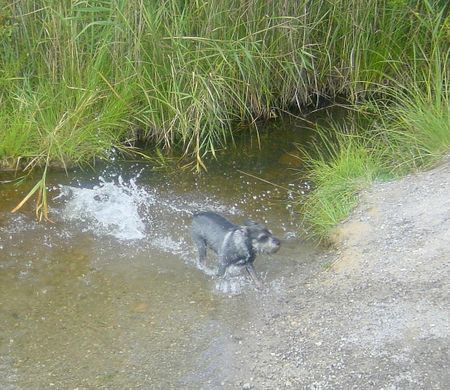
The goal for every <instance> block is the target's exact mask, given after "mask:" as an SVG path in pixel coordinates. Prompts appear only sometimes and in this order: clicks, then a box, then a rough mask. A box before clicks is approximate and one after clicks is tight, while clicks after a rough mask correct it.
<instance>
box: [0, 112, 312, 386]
mask: <svg viewBox="0 0 450 390" xmlns="http://www.w3.org/2000/svg"><path fill="white" fill-rule="evenodd" d="M308 137H309V131H308V130H307V129H306V128H305V126H304V123H302V122H298V121H293V120H288V119H284V120H279V121H276V122H275V123H274V124H272V125H271V127H270V128H268V129H265V130H264V131H263V132H262V133H261V134H260V135H259V142H260V146H261V150H259V149H258V137H256V135H255V134H253V136H247V137H246V138H245V139H241V140H238V141H237V144H238V148H237V149H234V148H230V150H227V151H222V152H220V153H219V155H220V156H219V159H218V160H217V161H215V162H211V164H210V165H209V170H208V172H207V173H203V174H201V175H197V174H194V173H192V172H189V171H187V172H186V171H182V172H171V173H161V172H155V171H154V170H152V169H151V167H150V166H149V165H147V164H145V163H143V162H130V161H128V162H117V161H116V162H115V163H114V164H111V165H106V166H102V167H99V168H98V169H97V171H95V172H93V171H89V170H88V171H85V172H83V171H75V172H72V173H71V174H70V175H69V176H66V175H65V174H63V173H52V174H51V175H50V177H49V180H48V181H49V187H50V192H49V197H50V199H51V201H50V216H51V218H52V220H53V223H41V224H39V223H37V222H35V220H34V215H33V212H32V207H31V205H28V206H26V207H25V208H24V209H23V210H21V212H20V213H16V214H11V213H10V210H11V209H12V208H13V207H14V205H16V204H17V203H18V202H19V201H20V199H21V198H22V197H23V196H24V194H25V193H26V191H27V189H29V188H30V185H31V184H32V183H31V182H26V183H24V184H23V185H21V186H14V185H12V184H4V185H2V186H1V187H0V188H1V190H0V197H1V198H0V199H1V204H0V387H1V388H2V389H16V388H20V389H22V388H192V389H198V388H201V387H204V388H215V387H220V386H222V385H225V386H226V385H230V386H231V385H235V384H236V378H235V377H234V372H235V368H236V365H240V364H241V363H240V362H239V359H238V358H237V356H238V355H239V345H240V344H239V340H240V339H241V338H242V337H248V335H249V334H252V332H253V333H254V331H255V328H257V325H258V321H262V318H263V316H262V314H261V313H262V311H263V310H264V304H267V302H271V301H274V302H275V301H276V299H277V296H279V295H280V294H281V293H282V291H283V289H285V288H286V286H285V285H284V280H285V277H286V275H290V274H292V273H295V272H298V269H299V267H303V266H304V265H305V264H307V263H308V262H309V261H310V259H311V256H312V254H313V252H314V251H315V250H316V249H314V246H313V244H311V243H308V241H307V239H306V238H305V235H304V234H302V232H303V231H302V228H301V226H300V225H299V224H298V217H297V216H296V215H295V213H294V210H293V207H292V205H291V204H289V201H288V200H289V197H290V196H291V197H292V194H290V193H289V192H286V191H285V190H284V189H282V188H281V187H284V188H289V189H291V190H292V191H297V192H301V191H306V190H307V187H308V184H307V183H306V184H305V183H302V182H299V181H298V180H296V172H295V171H294V170H292V168H293V167H294V166H299V165H300V166H301V163H302V160H301V158H302V156H301V155H299V154H298V152H297V150H296V148H295V147H294V145H293V144H294V143H295V142H299V143H304V142H305V141H306V140H307V139H308ZM248 174H250V175H253V176H249V175H248ZM3 176H4V177H6V175H5V174H4V175H3ZM254 176H257V177H260V178H262V179H264V180H266V181H269V182H273V183H274V184H277V185H279V186H281V187H276V186H273V185H270V184H268V183H267V182H265V181H261V180H258V179H256V178H255V177H254ZM206 209H207V210H213V211H217V212H220V213H222V214H223V215H225V216H226V217H227V218H229V219H231V220H233V221H234V222H237V223H239V222H242V221H244V220H245V219H249V218H250V219H254V220H256V221H261V222H265V223H266V224H267V225H268V226H269V227H270V228H271V230H273V232H274V234H275V235H276V236H278V237H280V238H281V239H282V240H283V244H282V249H281V250H280V252H279V253H277V254H276V255H274V256H270V257H269V256H260V257H258V258H257V261H256V269H257V272H258V273H259V274H260V275H261V276H262V279H263V280H264V283H265V286H266V289H265V290H264V291H263V292H257V291H255V289H254V287H253V285H252V284H251V283H250V282H249V281H248V280H247V277H246V276H245V274H244V273H242V272H241V270H239V269H234V270H231V271H230V272H229V274H228V275H227V277H226V278H225V279H224V280H218V279H216V278H215V277H213V276H211V272H203V271H201V270H199V269H198V268H197V266H196V252H195V250H194V248H193V246H192V243H191V241H190V237H189V225H190V220H191V216H192V213H193V212H195V211H199V210H206ZM214 260H215V257H214V256H213V255H212V253H209V259H208V266H209V267H210V269H213V268H214V266H215V262H214ZM223 362H227V364H223Z"/></svg>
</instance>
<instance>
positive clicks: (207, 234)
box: [192, 211, 237, 253]
mask: <svg viewBox="0 0 450 390" xmlns="http://www.w3.org/2000/svg"><path fill="white" fill-rule="evenodd" d="M236 228H237V226H236V225H234V224H233V223H231V222H230V221H228V220H227V219H225V218H224V217H222V216H220V215H219V214H216V213H213V212H209V211H207V212H202V213H198V214H195V215H194V217H193V219H192V238H193V239H194V241H197V242H198V240H204V241H205V242H206V244H207V245H208V246H209V247H210V248H211V249H213V250H214V251H215V252H216V253H217V252H218V251H219V249H220V247H221V245H222V242H223V240H224V237H225V236H226V234H227V233H228V232H230V231H232V230H234V229H236Z"/></svg>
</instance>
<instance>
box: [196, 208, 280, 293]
mask: <svg viewBox="0 0 450 390" xmlns="http://www.w3.org/2000/svg"><path fill="white" fill-rule="evenodd" d="M191 233H192V239H193V241H194V243H195V245H196V246H197V250H198V257H199V258H198V262H199V265H200V267H202V268H204V267H205V260H206V250H207V248H211V249H212V250H213V251H214V252H216V253H217V255H218V258H219V269H218V271H217V276H223V275H224V274H225V271H226V269H227V268H228V267H229V266H230V265H239V266H244V267H245V268H246V270H247V272H248V273H249V275H250V276H251V278H252V279H253V281H254V283H255V284H256V286H257V287H258V288H260V287H261V286H262V283H261V281H260V280H259V279H258V277H257V275H256V272H255V268H254V267H253V262H254V261H255V258H256V255H257V254H258V253H268V254H270V253H275V252H277V251H278V249H280V245H281V243H280V240H279V239H278V238H276V237H274V235H273V234H272V232H271V231H270V230H268V229H267V228H266V227H264V226H263V225H261V224H259V223H257V222H253V221H248V222H246V223H244V225H235V224H233V223H231V222H230V221H228V220H227V219H225V218H224V217H222V216H220V215H219V214H216V213H213V212H204V213H198V214H195V215H194V218H193V220H192V231H191Z"/></svg>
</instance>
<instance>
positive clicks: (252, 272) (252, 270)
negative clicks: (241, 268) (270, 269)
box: [245, 263, 263, 289]
mask: <svg viewBox="0 0 450 390" xmlns="http://www.w3.org/2000/svg"><path fill="white" fill-rule="evenodd" d="M245 269H246V270H247V272H248V274H249V275H250V277H251V278H252V280H253V282H254V283H255V285H256V287H257V288H258V289H261V288H262V287H263V284H262V282H261V280H259V278H258V275H256V271H255V267H253V263H248V264H247V265H246V266H245Z"/></svg>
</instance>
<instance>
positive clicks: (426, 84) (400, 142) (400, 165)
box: [300, 8, 450, 240]
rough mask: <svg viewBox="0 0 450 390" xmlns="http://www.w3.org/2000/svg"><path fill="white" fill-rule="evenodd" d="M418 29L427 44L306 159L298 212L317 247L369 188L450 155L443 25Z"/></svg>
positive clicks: (429, 22) (436, 17)
mask: <svg viewBox="0 0 450 390" xmlns="http://www.w3.org/2000/svg"><path fill="white" fill-rule="evenodd" d="M429 10H430V11H432V8H430V9H429ZM418 21H419V22H420V23H421V24H422V25H423V26H425V27H426V29H427V31H428V35H427V38H426V39H420V40H417V41H413V42H412V47H413V49H414V50H413V54H412V55H411V57H410V58H409V60H408V61H407V62H404V63H398V64H395V65H394V66H393V72H394V73H393V76H392V77H388V75H387V74H386V75H385V76H386V80H387V83H385V85H382V86H378V90H379V94H380V95H376V97H377V98H376V99H373V98H371V99H368V100H367V101H365V102H364V103H361V104H355V105H353V107H352V108H353V109H354V110H356V111H357V112H358V113H357V115H351V118H349V120H348V122H347V126H345V127H344V128H342V127H339V126H337V125H333V124H331V125H330V127H328V128H320V129H318V137H317V140H316V144H315V145H314V148H313V152H310V153H309V159H310V163H309V165H310V169H309V179H310V180H311V181H312V182H313V183H314V185H315V188H314V190H313V191H312V193H311V194H310V196H309V197H308V198H307V199H306V201H305V202H304V203H303V204H302V205H301V206H300V208H301V211H302V213H303V215H304V218H305V221H306V223H307V224H309V226H310V227H311V228H312V232H313V233H314V234H315V235H316V236H317V237H318V238H319V239H325V240H326V239H327V238H328V237H329V235H330V233H331V231H332V230H333V229H334V227H335V226H336V225H337V224H338V223H339V222H341V221H342V220H344V219H345V218H346V217H347V216H348V215H349V213H350V211H351V210H352V209H353V208H354V206H355V205H356V204H357V200H358V193H359V192H360V191H361V189H363V188H366V187H368V186H369V185H370V184H371V183H372V182H373V181H374V180H383V179H385V178H393V177H398V176H401V175H403V174H405V173H408V172H411V171H415V170H417V169H423V168H427V167H430V166H432V165H433V164H435V163H436V162H437V161H439V160H440V159H441V158H442V157H443V156H444V155H446V154H448V153H449V151H450V83H449V81H450V69H449V66H448V64H449V59H450V49H449V35H448V34H449V18H448V16H447V19H445V13H444V12H443V10H441V11H440V12H434V11H433V12H429V13H428V14H426V16H424V15H422V16H420V17H419V16H418Z"/></svg>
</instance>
